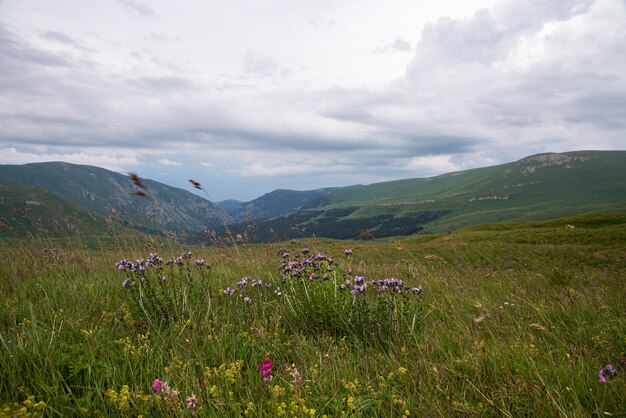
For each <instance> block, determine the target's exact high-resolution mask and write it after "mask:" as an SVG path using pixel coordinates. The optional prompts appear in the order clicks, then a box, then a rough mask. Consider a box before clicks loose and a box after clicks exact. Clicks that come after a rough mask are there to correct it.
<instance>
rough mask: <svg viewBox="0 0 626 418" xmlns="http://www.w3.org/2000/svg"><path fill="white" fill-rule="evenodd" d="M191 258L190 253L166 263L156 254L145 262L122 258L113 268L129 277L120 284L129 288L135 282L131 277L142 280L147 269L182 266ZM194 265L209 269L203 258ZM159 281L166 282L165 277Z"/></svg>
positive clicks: (156, 269)
mask: <svg viewBox="0 0 626 418" xmlns="http://www.w3.org/2000/svg"><path fill="white" fill-rule="evenodd" d="M191 258H192V253H191V251H188V252H185V253H182V254H181V255H179V256H178V257H176V259H171V258H170V259H168V260H167V261H164V260H163V258H161V257H159V255H158V254H157V253H150V254H148V257H147V258H146V259H145V260H144V259H143V258H141V259H138V260H135V261H131V260H128V259H126V258H124V259H122V260H120V261H118V262H116V263H115V267H116V268H117V270H118V271H120V272H123V273H126V274H127V275H128V276H129V277H127V278H126V279H125V280H124V281H123V282H122V286H124V287H129V286H132V285H134V284H135V282H134V281H133V280H131V279H130V276H131V275H135V276H138V277H140V278H141V280H143V279H144V276H145V273H146V270H147V269H150V270H154V271H160V270H161V269H162V268H163V264H165V265H167V266H174V265H177V266H182V265H183V264H185V260H186V259H191ZM194 264H195V265H196V266H198V267H204V268H207V269H210V268H211V265H210V264H209V263H207V262H205V260H204V258H201V259H197V260H194ZM160 279H161V280H162V281H164V282H165V281H166V280H167V277H166V276H163V275H160Z"/></svg>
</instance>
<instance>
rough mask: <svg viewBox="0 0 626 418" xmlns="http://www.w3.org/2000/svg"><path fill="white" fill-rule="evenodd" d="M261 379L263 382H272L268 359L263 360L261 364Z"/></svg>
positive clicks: (270, 366)
mask: <svg viewBox="0 0 626 418" xmlns="http://www.w3.org/2000/svg"><path fill="white" fill-rule="evenodd" d="M260 370H261V378H262V379H263V381H264V382H270V381H271V380H272V361H271V360H270V359H269V358H266V359H265V360H263V364H261V369H260Z"/></svg>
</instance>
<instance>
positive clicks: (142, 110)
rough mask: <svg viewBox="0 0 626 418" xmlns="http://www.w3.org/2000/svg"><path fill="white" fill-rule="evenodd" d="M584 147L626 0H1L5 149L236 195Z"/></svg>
mask: <svg viewBox="0 0 626 418" xmlns="http://www.w3.org/2000/svg"><path fill="white" fill-rule="evenodd" d="M591 149H595V150H618V149H626V1H625V0H595V1H594V0H521V1H520V0H438V1H436V2H434V1H421V0H419V1H418V0H390V1H386V2H381V1H380V0H315V1H304V0H262V1H261V0H229V1H215V0H185V1H179V2H173V1H169V0H98V1H96V0H55V1H53V2H52V1H44V0H0V164H25V163H30V162H43V161H66V162H70V163H76V164H88V165H96V166H100V167H104V168H108V169H110V170H114V171H118V172H121V173H128V172H135V173H137V174H139V175H140V176H141V177H144V178H151V179H154V180H157V181H161V182H163V183H166V184H169V185H172V186H175V187H180V188H183V189H187V190H190V191H194V190H193V189H192V188H191V187H190V185H188V183H187V179H189V178H193V179H195V180H197V181H199V182H200V183H202V184H203V186H204V187H205V189H206V190H207V191H208V193H209V195H210V197H211V199H213V200H224V199H231V198H232V199H238V200H244V201H247V200H251V199H253V198H255V197H258V196H260V195H262V194H264V193H267V192H270V191H272V190H274V189H277V188H288V189H296V190H310V189H316V188H322V187H331V186H347V185H353V184H369V183H374V182H379V181H388V180H394V179H402V178H414V177H429V176H433V175H437V174H443V173H446V172H451V171H458V170H465V169H469V168H475V167H485V166H490V165H495V164H501V163H506V162H511V161H515V160H517V159H520V158H523V157H525V156H528V155H531V154H536V153H542V152H565V151H573V150H591Z"/></svg>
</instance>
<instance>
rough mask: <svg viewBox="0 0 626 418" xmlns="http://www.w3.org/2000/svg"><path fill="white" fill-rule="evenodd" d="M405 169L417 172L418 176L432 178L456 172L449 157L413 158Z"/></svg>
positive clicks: (456, 168) (455, 167)
mask: <svg viewBox="0 0 626 418" xmlns="http://www.w3.org/2000/svg"><path fill="white" fill-rule="evenodd" d="M407 168H408V169H409V170H415V171H417V172H419V173H420V176H434V175H437V174H443V173H447V172H450V171H456V170H458V166H457V165H455V164H454V163H453V162H452V157H451V156H450V155H430V156H425V157H413V158H411V159H410V160H409V162H408V164H407Z"/></svg>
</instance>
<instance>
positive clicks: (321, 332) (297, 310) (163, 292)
mask: <svg viewBox="0 0 626 418" xmlns="http://www.w3.org/2000/svg"><path fill="white" fill-rule="evenodd" d="M305 248H306V249H308V251H303V250H304V249H305ZM347 248H351V249H352V250H353V254H352V255H346V254H344V250H346V249H347ZM625 250H626V216H624V215H587V216H577V217H570V218H564V219H559V220H554V221H546V222H520V223H506V224H488V225H477V226H473V227H469V228H466V229H464V230H460V231H458V232H455V233H450V234H443V235H438V236H433V235H417V236H411V237H407V238H405V239H402V240H391V241H389V242H377V241H353V242H348V241H334V240H328V239H306V240H302V241H301V242H295V241H294V242H290V243H277V244H263V245H239V246H237V247H227V248H213V249H208V248H204V247H200V246H197V247H188V246H182V245H179V244H174V243H172V242H170V241H165V240H164V239H162V238H154V237H147V236H145V237H141V236H140V235H138V234H136V233H130V232H128V231H127V230H124V229H120V228H118V229H116V230H115V231H113V232H110V235H101V236H100V237H99V238H98V237H96V236H93V237H91V238H89V239H85V240H84V241H77V239H76V238H72V239H45V238H42V237H41V236H37V235H35V236H33V237H31V238H29V239H5V240H3V241H0V253H1V254H2V256H3V258H4V260H5V262H4V263H2V264H0V277H1V278H2V279H1V281H0V296H1V297H0V303H1V304H2V305H1V306H0V416H13V415H14V414H15V415H16V416H40V415H42V416H79V415H85V416H124V417H125V416H137V415H143V416H191V415H192V414H193V413H194V412H195V413H196V414H197V415H198V416H232V417H236V416H259V417H261V416H272V417H273V416H289V417H291V416H296V417H304V416H308V417H322V416H328V417H338V416H354V417H370V416H383V417H400V416H409V417H415V416H459V417H466V416H510V417H514V416H546V415H554V416H563V417H570V416H571V417H578V416H612V415H619V414H622V413H623V411H625V410H626V396H625V395H626V389H625V388H626V386H625V384H624V378H625V371H626V305H625V304H624V300H626V288H625V287H624V277H626V257H625V254H626V251H625ZM188 251H192V253H193V255H192V256H189V255H187V254H188ZM150 252H152V253H156V252H158V256H154V255H153V256H152V261H151V262H150V263H149V264H150V265H153V266H155V267H150V266H148V263H147V260H148V258H147V255H148V254H149V253H150ZM318 253H320V257H318V258H317V261H318V262H319V263H318V264H317V265H314V264H310V263H309V261H305V259H306V260H308V259H311V260H316V257H315V256H316V255H317V254H318ZM179 256H181V257H182V258H181V259H180V260H181V261H180V262H178V261H177V260H178V257H179ZM321 256H323V257H324V258H323V259H322V258H321ZM154 257H162V258H163V260H162V261H158V260H155V259H154ZM328 257H331V259H332V261H331V260H329V259H328ZM124 258H127V259H128V260H130V261H128V260H127V262H128V263H131V264H132V265H133V266H134V267H135V271H134V272H133V271H131V270H132V269H133V266H131V265H129V264H128V263H124V264H123V265H122V267H121V268H120V267H119V266H120V265H119V264H118V266H117V267H116V265H115V263H116V262H118V263H121V261H120V260H122V259H124ZM140 258H144V260H145V261H144V262H143V263H137V262H136V261H135V260H137V259H140ZM170 258H171V259H172V262H171V263H168V261H167V260H168V259H170ZM196 259H197V260H198V262H197V263H196V262H195V260H196ZM291 263H295V264H291ZM138 264H141V265H143V266H144V267H145V269H146V270H148V271H149V273H148V274H146V275H142V274H139V273H137V269H136V267H137V265H138ZM207 264H209V265H210V266H211V267H210V268H208V267H207ZM289 266H291V267H289ZM287 267H289V268H287ZM328 267H330V268H331V270H330V271H329V270H327V268H328ZM295 268H297V269H298V270H302V271H305V273H306V274H300V273H299V274H298V275H295V274H294V271H293V270H294V269H295ZM324 272H326V273H324ZM311 274H315V275H316V277H313V279H311V280H310V278H311ZM324 274H328V277H327V278H324V277H323V275H324ZM357 276H358V277H361V276H363V277H364V279H363V280H362V281H361V280H360V279H357ZM141 277H146V280H148V279H149V280H152V282H150V285H153V286H163V287H161V288H158V289H159V290H156V289H157V288H156V287H155V288H154V289H153V293H152V294H150V292H151V291H150V290H148V289H147V288H146V287H145V286H146V285H145V284H140V283H143V282H141ZM163 277H165V280H163V279H162V278H163ZM244 278H246V279H245V280H244ZM386 278H396V279H402V280H403V282H402V283H403V285H402V291H401V292H399V293H397V295H396V294H395V293H385V292H379V291H377V290H378V289H381V288H380V286H381V284H376V283H374V281H377V280H379V279H386ZM127 279H130V280H132V281H134V282H136V285H135V286H133V285H132V284H131V283H129V282H126V286H123V285H122V283H123V281H124V280H127ZM259 280H261V281H262V283H259V282H258V281H259ZM346 280H350V284H349V285H348V286H347V287H346V289H345V290H344V289H341V285H344V286H346V284H347V282H346ZM355 280H356V281H355ZM242 282H244V283H243V284H241V283H242ZM238 283H239V284H241V285H239V284H238ZM388 283H397V282H388ZM362 284H368V286H367V289H366V290H365V291H363V292H361V291H360V290H359V291H358V292H354V294H351V290H354V286H355V285H358V286H361V285H362ZM267 285H270V286H269V287H268V286H267ZM419 285H423V292H421V294H420V292H418V291H415V292H413V291H412V289H414V288H415V289H417V288H418V286H419ZM278 288H280V290H278ZM225 291H226V292H225ZM231 291H232V294H231ZM241 292H243V293H241ZM279 293H280V294H279ZM394 295H395V296H394ZM245 298H249V300H245ZM607 364H612V365H613V367H614V368H615V370H616V371H617V376H616V377H615V378H609V374H610V373H609V372H608V371H607V370H608V369H605V371H604V372H603V373H604V374H605V376H606V377H607V381H606V382H605V383H600V382H599V373H600V371H601V370H602V369H603V368H605V365H607ZM157 379H158V380H157ZM166 382H167V384H166ZM186 406H189V409H186ZM28 414H31V415H28Z"/></svg>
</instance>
